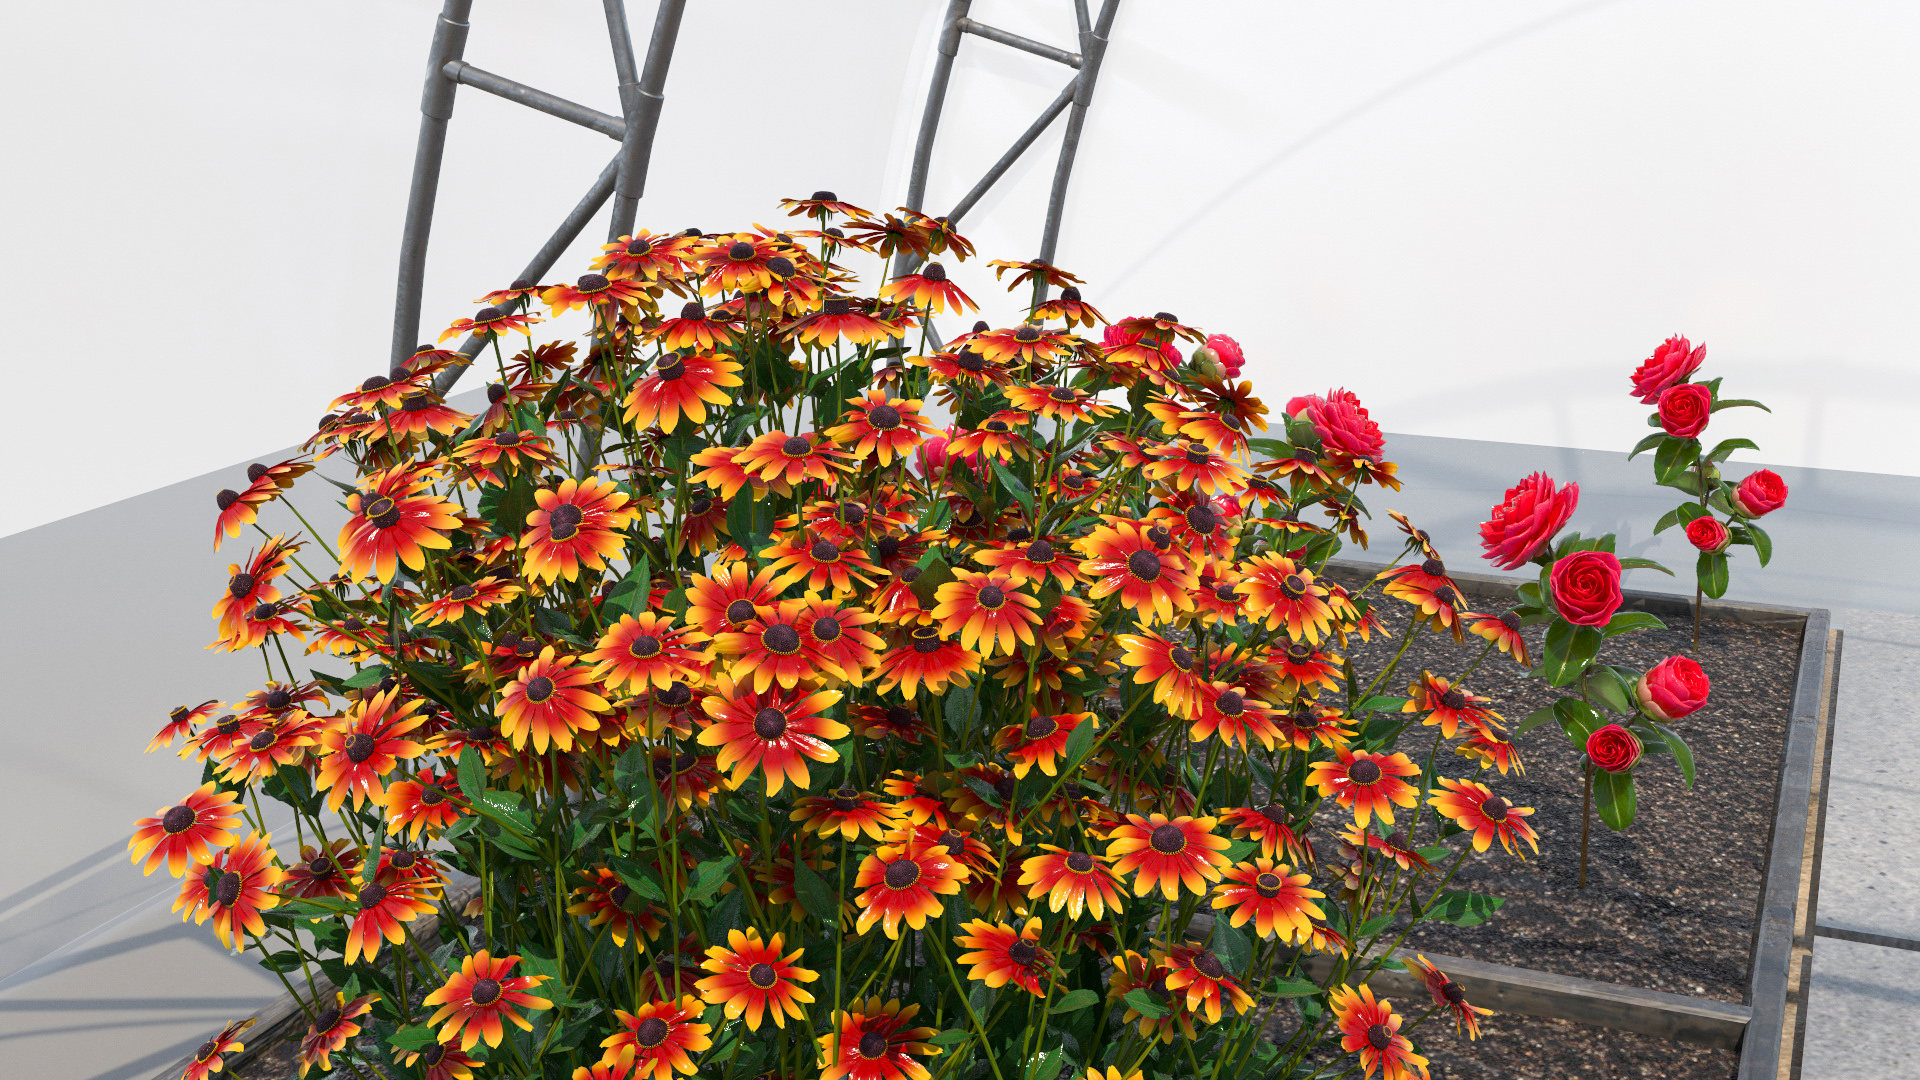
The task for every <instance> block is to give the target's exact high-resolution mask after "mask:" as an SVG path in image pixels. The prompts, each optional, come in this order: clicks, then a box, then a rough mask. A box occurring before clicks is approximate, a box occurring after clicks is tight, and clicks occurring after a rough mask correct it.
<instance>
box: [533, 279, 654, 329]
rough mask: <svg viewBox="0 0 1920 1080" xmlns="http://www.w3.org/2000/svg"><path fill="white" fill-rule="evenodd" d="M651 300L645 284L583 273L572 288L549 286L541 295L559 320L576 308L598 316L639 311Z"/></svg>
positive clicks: (544, 302)
mask: <svg viewBox="0 0 1920 1080" xmlns="http://www.w3.org/2000/svg"><path fill="white" fill-rule="evenodd" d="M648 299H649V297H648V295H647V290H646V287H645V286H644V285H643V284H642V283H640V282H636V281H631V280H614V279H612V278H609V277H607V276H606V275H605V274H582V275H580V279H579V280H578V281H576V282H574V283H573V284H572V285H549V286H547V287H546V288H545V289H543V290H541V292H540V302H541V303H543V304H545V305H547V309H548V310H549V311H551V312H552V313H553V315H554V317H556V318H558V317H559V316H561V315H565V314H566V313H567V312H569V311H572V310H573V309H574V308H581V309H583V310H586V311H592V312H595V313H605V312H607V311H609V309H615V308H626V309H628V310H638V309H639V307H640V305H641V304H643V303H646V302H647V301H648ZM609 317H610V316H609Z"/></svg>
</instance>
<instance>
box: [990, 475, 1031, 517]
mask: <svg viewBox="0 0 1920 1080" xmlns="http://www.w3.org/2000/svg"><path fill="white" fill-rule="evenodd" d="M993 475H995V476H997V477H999V478H1000V482H1001V483H1002V484H1004V485H1006V488H1007V490H1008V491H1010V492H1012V493H1013V497H1014V498H1015V499H1018V500H1019V501H1020V507H1021V509H1023V510H1025V511H1026V512H1027V517H1028V518H1029V519H1031V518H1032V517H1033V492H1031V491H1028V490H1027V485H1025V484H1023V483H1021V482H1020V478H1019V477H1017V476H1015V475H1013V470H1011V469H1009V468H1007V466H1006V464H1005V463H1003V462H1000V461H995V462H994V463H993Z"/></svg>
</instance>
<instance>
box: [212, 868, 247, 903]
mask: <svg viewBox="0 0 1920 1080" xmlns="http://www.w3.org/2000/svg"><path fill="white" fill-rule="evenodd" d="M208 876H209V877H211V876H212V875H211V874H209V875H208ZM240 884H241V882H240V875H239V874H236V873H234V872H232V871H228V872H226V873H224V874H222V875H220V881H219V883H218V884H216V885H214V886H213V888H211V889H209V890H208V891H209V892H211V893H212V894H213V902H214V903H216V904H219V905H220V906H221V907H232V906H233V905H234V904H236V903H238V902H239V900H240Z"/></svg>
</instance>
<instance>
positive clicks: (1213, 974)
mask: <svg viewBox="0 0 1920 1080" xmlns="http://www.w3.org/2000/svg"><path fill="white" fill-rule="evenodd" d="M1193 969H1194V970H1195V971H1198V972H1199V973H1200V974H1202V975H1205V976H1206V977H1207V978H1209V979H1221V978H1225V977H1226V974H1227V966H1226V965H1225V964H1222V963H1221V962H1220V958H1219V957H1217V956H1215V955H1213V954H1212V953H1210V952H1203V953H1201V954H1200V955H1199V956H1196V957H1194V958H1193Z"/></svg>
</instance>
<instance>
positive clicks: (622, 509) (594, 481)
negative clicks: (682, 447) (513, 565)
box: [519, 476, 634, 583]
mask: <svg viewBox="0 0 1920 1080" xmlns="http://www.w3.org/2000/svg"><path fill="white" fill-rule="evenodd" d="M533 498H534V502H535V504H536V507H537V508H536V509H535V510H533V511H532V512H531V513H529V514H528V515H527V522H526V523H527V526H528V528H527V531H526V532H525V533H523V534H522V535H521V537H520V544H519V546H520V547H522V548H525V549H526V568H527V573H528V575H529V576H531V577H533V578H536V579H538V580H540V581H544V582H548V583H552V582H556V581H559V580H560V579H561V578H563V577H564V578H566V579H567V580H568V581H573V580H575V579H577V578H578V577H579V576H580V570H581V568H582V567H583V566H584V567H587V568H590V569H594V570H603V569H605V568H606V565H607V563H606V560H607V559H608V558H611V557H613V556H615V555H618V554H619V553H620V550H621V548H622V546H623V545H624V537H622V536H621V533H622V531H623V530H625V529H626V527H627V524H628V523H629V522H631V521H632V520H633V518H634V513H633V511H632V510H630V509H628V507H629V506H630V505H631V504H632V502H633V500H632V499H631V498H629V497H628V496H627V494H626V493H625V492H623V491H621V490H619V488H618V487H616V486H615V485H614V484H613V483H611V482H609V481H606V480H602V479H599V478H598V477H593V476H589V477H587V478H586V479H585V480H576V479H574V478H572V477H568V478H567V479H565V480H562V481H561V482H560V486H559V488H557V489H548V488H541V489H540V490H538V491H536V492H534V493H533Z"/></svg>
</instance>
